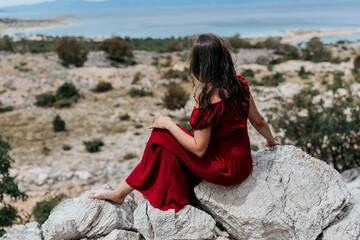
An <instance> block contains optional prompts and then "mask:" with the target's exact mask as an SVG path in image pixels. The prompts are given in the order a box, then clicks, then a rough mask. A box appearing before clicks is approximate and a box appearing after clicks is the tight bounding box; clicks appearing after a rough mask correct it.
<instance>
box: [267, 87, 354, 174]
mask: <svg viewBox="0 0 360 240" xmlns="http://www.w3.org/2000/svg"><path fill="white" fill-rule="evenodd" d="M347 91H348V92H347V94H345V95H344V96H338V95H336V94H333V95H332V96H331V99H330V100H331V105H330V106H324V100H323V99H322V98H320V100H319V102H317V103H316V102H315V97H316V98H317V96H318V95H319V94H320V92H319V91H318V90H316V89H313V88H311V87H306V88H304V89H302V90H301V91H300V93H299V94H297V95H295V96H294V97H293V99H292V100H291V101H284V100H281V102H282V108H281V110H279V111H277V112H274V113H276V117H275V118H273V117H270V119H269V122H270V123H271V124H272V126H273V127H274V129H275V131H276V132H279V131H280V130H282V131H283V132H284V133H285V136H284V137H283V138H282V142H283V143H286V144H288V143H289V144H295V145H296V146H298V147H300V148H302V149H303V150H305V151H306V152H307V153H309V154H310V155H312V156H314V157H316V158H319V159H322V160H324V161H325V162H327V163H328V164H331V165H333V167H334V168H335V169H336V170H337V171H339V172H342V171H344V170H346V169H350V168H355V167H359V166H360V162H359V161H358V159H360V147H359V143H360V124H359V123H360V99H359V98H358V97H355V96H352V93H351V92H350V90H349V89H347Z"/></svg>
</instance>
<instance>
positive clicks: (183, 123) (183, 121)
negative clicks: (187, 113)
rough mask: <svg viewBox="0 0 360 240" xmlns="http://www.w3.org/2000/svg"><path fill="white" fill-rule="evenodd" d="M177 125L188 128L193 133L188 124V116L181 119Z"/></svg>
mask: <svg viewBox="0 0 360 240" xmlns="http://www.w3.org/2000/svg"><path fill="white" fill-rule="evenodd" d="M178 125H179V126H181V127H183V128H185V129H187V130H189V131H190V132H191V133H192V134H194V129H192V127H191V126H190V124H189V119H188V118H183V119H181V120H180V121H179V123H178Z"/></svg>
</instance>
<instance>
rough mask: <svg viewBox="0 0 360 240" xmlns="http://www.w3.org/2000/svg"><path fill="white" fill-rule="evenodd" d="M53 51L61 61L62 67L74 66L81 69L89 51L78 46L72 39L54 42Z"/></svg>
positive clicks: (64, 38)
mask: <svg viewBox="0 0 360 240" xmlns="http://www.w3.org/2000/svg"><path fill="white" fill-rule="evenodd" d="M55 51H56V53H57V54H58V56H59V58H60V59H61V60H62V64H63V65H64V66H69V64H74V65H75V66H76V67H81V66H83V65H84V62H85V61H86V60H87V55H88V53H89V51H88V50H87V49H86V48H85V47H83V46H82V45H80V43H79V42H78V41H77V40H76V38H74V37H62V38H59V39H58V40H57V41H56V42H55Z"/></svg>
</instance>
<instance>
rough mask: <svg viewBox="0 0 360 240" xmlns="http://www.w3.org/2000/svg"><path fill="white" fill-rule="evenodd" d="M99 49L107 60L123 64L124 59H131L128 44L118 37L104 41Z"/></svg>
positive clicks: (131, 55)
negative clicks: (103, 52)
mask: <svg viewBox="0 0 360 240" xmlns="http://www.w3.org/2000/svg"><path fill="white" fill-rule="evenodd" d="M99 49H101V50H103V51H105V53H106V54H107V56H108V58H109V59H111V60H113V61H116V62H125V60H126V58H132V57H133V53H132V50H131V49H130V47H129V43H128V42H127V41H125V40H122V39H121V38H119V37H113V38H110V39H105V40H104V41H103V42H102V43H101V44H100V45H99Z"/></svg>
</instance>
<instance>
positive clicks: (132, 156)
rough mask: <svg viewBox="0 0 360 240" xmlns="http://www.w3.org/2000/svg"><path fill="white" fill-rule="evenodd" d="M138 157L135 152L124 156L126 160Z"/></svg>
mask: <svg viewBox="0 0 360 240" xmlns="http://www.w3.org/2000/svg"><path fill="white" fill-rule="evenodd" d="M133 158H136V155H135V154H133V153H128V154H126V155H125V156H124V160H129V159H133Z"/></svg>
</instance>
